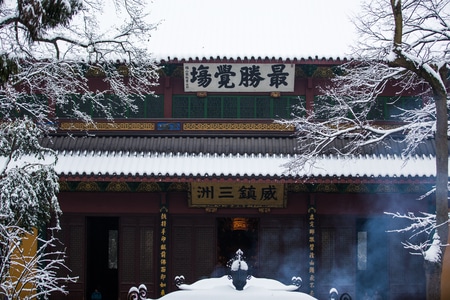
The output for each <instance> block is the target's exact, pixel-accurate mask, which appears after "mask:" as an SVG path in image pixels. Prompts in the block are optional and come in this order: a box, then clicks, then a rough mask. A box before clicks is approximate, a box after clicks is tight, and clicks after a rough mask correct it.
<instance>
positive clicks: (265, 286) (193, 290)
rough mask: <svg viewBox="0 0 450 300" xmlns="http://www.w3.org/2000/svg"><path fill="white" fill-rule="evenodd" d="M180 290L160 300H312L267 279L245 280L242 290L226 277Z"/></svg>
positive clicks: (293, 287) (205, 280)
mask: <svg viewBox="0 0 450 300" xmlns="http://www.w3.org/2000/svg"><path fill="white" fill-rule="evenodd" d="M179 288H180V290H179V291H175V292H172V293H169V294H167V295H165V296H163V297H161V298H159V299H160V300H188V299H196V300H211V299H214V300H230V299H233V300H241V299H245V300H268V299H271V300H273V299H285V300H290V299H292V300H294V299H295V300H314V299H316V298H314V297H311V296H310V295H308V294H305V293H302V292H298V291H296V290H297V286H295V285H285V284H282V283H281V282H279V281H276V280H273V279H267V278H257V277H251V279H249V280H247V284H246V285H245V287H244V290H242V291H238V290H236V289H235V288H234V286H233V284H232V281H231V280H230V279H228V277H227V276H223V277H220V278H209V279H202V280H199V281H197V282H195V283H193V284H190V285H188V284H182V285H180V286H179Z"/></svg>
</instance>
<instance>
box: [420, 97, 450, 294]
mask: <svg viewBox="0 0 450 300" xmlns="http://www.w3.org/2000/svg"><path fill="white" fill-rule="evenodd" d="M434 92H435V95H434V97H435V103H436V138H435V140H436V225H437V226H438V228H437V233H438V235H439V237H440V239H441V244H442V245H446V244H447V240H448V223H447V222H448V136H447V130H448V129H447V120H448V115H447V94H446V93H445V92H444V91H441V92H439V91H436V90H434ZM445 248H446V247H441V250H442V256H441V262H440V263H439V265H437V266H436V268H428V267H426V268H425V272H426V273H427V274H426V276H427V300H434V299H440V287H441V273H442V260H443V259H444V253H445ZM426 263H427V262H426ZM428 277H430V280H431V279H433V278H434V280H435V281H434V283H431V282H430V284H433V285H434V286H428ZM434 289H439V294H432V291H433V290H434ZM428 296H429V297H428Z"/></svg>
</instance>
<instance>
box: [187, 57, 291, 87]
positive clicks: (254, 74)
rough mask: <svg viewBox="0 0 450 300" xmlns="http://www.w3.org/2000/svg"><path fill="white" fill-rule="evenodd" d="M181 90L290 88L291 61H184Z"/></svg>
mask: <svg viewBox="0 0 450 300" xmlns="http://www.w3.org/2000/svg"><path fill="white" fill-rule="evenodd" d="M183 70H184V91H185V92H293V91H294V77H295V65H294V64H283V63H276V64H253V63H247V64H241V63H239V64H235V63H230V64H217V63H185V64H184V65H183Z"/></svg>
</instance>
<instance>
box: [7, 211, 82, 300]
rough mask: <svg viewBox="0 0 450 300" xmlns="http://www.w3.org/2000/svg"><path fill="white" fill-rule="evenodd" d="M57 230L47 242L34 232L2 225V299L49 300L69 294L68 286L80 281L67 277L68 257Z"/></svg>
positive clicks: (19, 227) (50, 234)
mask: <svg viewBox="0 0 450 300" xmlns="http://www.w3.org/2000/svg"><path fill="white" fill-rule="evenodd" d="M0 218H2V219H4V216H0ZM54 230H55V229H53V230H50V231H49V232H48V235H47V238H46V239H43V238H41V237H39V236H36V232H35V231H33V230H31V231H27V230H25V229H23V228H22V227H21V226H17V225H11V224H4V223H3V222H0V251H1V253H0V256H1V257H2V260H1V264H0V285H1V287H0V296H1V297H2V298H6V299H24V298H26V299H48V298H49V296H50V294H52V293H56V292H58V293H64V294H66V293H67V291H66V284H67V283H69V282H75V281H76V280H77V278H76V277H72V276H70V275H64V273H67V274H68V273H70V270H69V269H68V268H67V267H66V266H65V254H64V251H62V250H61V248H62V245H60V243H59V241H58V239H57V238H56V237H55V236H54ZM25 244H26V245H28V246H27V247H25V246H24V245H25Z"/></svg>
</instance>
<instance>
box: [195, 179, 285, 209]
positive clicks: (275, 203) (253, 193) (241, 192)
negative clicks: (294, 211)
mask: <svg viewBox="0 0 450 300" xmlns="http://www.w3.org/2000/svg"><path fill="white" fill-rule="evenodd" d="M189 196H190V197H189V198H190V199H189V205H190V206H191V207H273V208H277V207H278V208H284V207H286V197H285V190H284V184H276V183H219V182H193V183H191V184H190V193H189Z"/></svg>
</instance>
